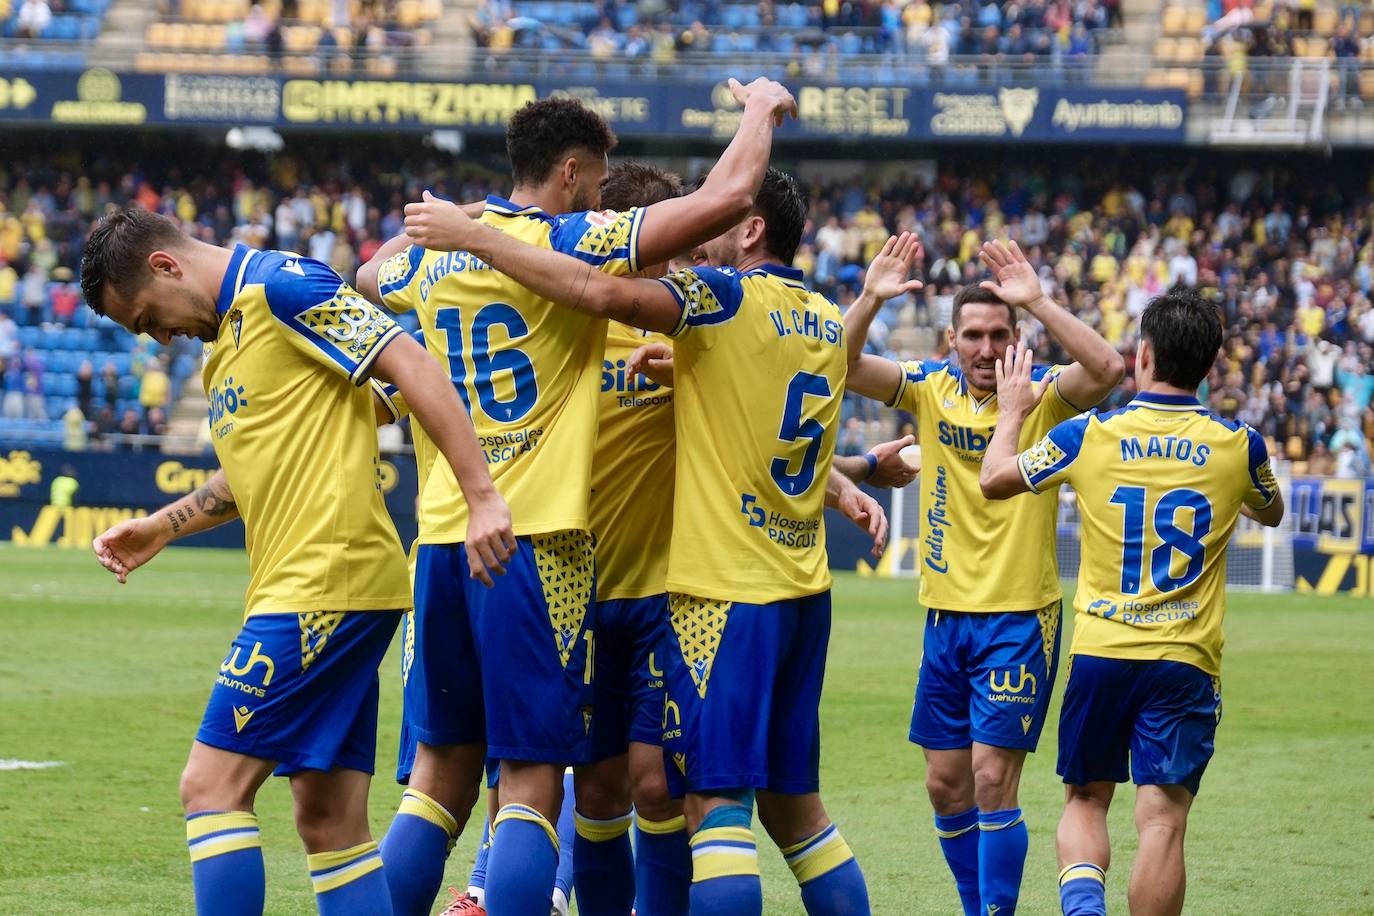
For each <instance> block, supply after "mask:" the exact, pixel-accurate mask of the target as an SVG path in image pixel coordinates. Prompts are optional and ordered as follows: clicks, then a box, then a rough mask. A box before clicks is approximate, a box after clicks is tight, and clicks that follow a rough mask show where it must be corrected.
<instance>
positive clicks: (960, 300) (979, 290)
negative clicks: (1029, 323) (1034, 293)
mask: <svg viewBox="0 0 1374 916" xmlns="http://www.w3.org/2000/svg"><path fill="white" fill-rule="evenodd" d="M966 305H1000V306H1002V308H1004V309H1006V310H1007V318H1008V320H1009V321H1011V327H1012V330H1016V309H1015V307H1013V306H1011V305H1008V304H1007V303H1005V302H1003V301H1002V298H1001V297H1000V296H998V295H997V294H996V293H994V292H993V291H992V290H990V289H984V288H983V287H981V286H979V285H978V284H977V283H972V284H969V285H968V286H965V287H964V288H963V289H961V290H959V292H957V293H955V294H954V311H953V313H951V314H950V317H949V323H950V324H951V325H953V326H954V327H955V328H958V327H959V313H960V312H961V311H963V309H964V306H966Z"/></svg>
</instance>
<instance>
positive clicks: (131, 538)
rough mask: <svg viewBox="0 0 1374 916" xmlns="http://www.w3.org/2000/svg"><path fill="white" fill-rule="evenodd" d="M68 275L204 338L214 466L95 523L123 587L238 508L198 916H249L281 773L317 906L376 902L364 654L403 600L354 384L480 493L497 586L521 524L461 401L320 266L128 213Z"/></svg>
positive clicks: (484, 551) (368, 668) (114, 307)
mask: <svg viewBox="0 0 1374 916" xmlns="http://www.w3.org/2000/svg"><path fill="white" fill-rule="evenodd" d="M81 283H82V290H83V292H84V294H85V297H86V301H87V302H89V303H90V305H91V307H92V308H93V309H94V310H95V311H96V312H97V313H100V314H104V315H108V316H109V317H111V318H112V319H114V320H115V321H117V322H118V323H119V324H121V325H123V326H124V327H125V328H127V329H128V330H130V331H131V332H134V333H147V334H150V335H152V336H153V337H154V338H155V339H157V340H158V341H160V342H161V343H163V344H164V345H165V344H167V343H169V342H170V341H171V339H172V338H173V337H176V336H188V337H198V338H200V339H201V340H202V341H204V342H205V344H206V347H205V363H204V369H203V376H204V380H205V388H206V392H207V396H208V397H209V400H210V429H211V434H212V439H213V441H214V446H215V451H216V454H217V455H218V457H219V460H220V464H221V470H219V471H218V472H216V473H215V474H214V475H212V477H211V478H210V480H209V481H207V482H206V484H205V485H204V486H202V487H201V488H200V489H198V490H197V491H195V492H194V493H192V494H191V495H189V496H187V497H184V498H182V499H180V500H177V501H176V502H174V503H172V504H171V505H169V506H166V507H165V508H163V509H162V510H160V511H158V512H157V513H155V514H153V515H150V516H148V517H146V518H141V519H131V520H129V521H126V522H122V523H121V524H119V525H116V526H115V527H113V528H111V529H110V530H108V531H106V532H104V533H103V534H101V535H100V536H98V537H97V538H96V539H95V541H94V544H93V547H94V550H95V553H96V556H97V557H98V558H99V559H100V562H101V563H102V564H103V565H104V566H105V567H106V568H107V569H109V570H110V571H111V572H113V573H114V574H115V575H116V576H117V577H118V578H119V581H121V582H123V581H125V580H126V578H127V577H128V575H129V574H130V572H132V571H133V570H134V569H137V568H138V567H139V566H141V565H143V564H144V563H147V562H148V561H149V560H150V559H152V557H153V556H155V555H156V554H157V553H158V551H160V550H161V549H162V548H163V547H164V546H165V545H166V544H167V543H169V542H170V541H172V540H175V539H176V538H179V537H183V536H186V535H189V534H193V533H195V532H197V531H203V530H205V529H207V528H210V527H213V526H215V525H218V524H221V523H223V522H225V521H228V520H230V519H232V518H234V517H241V518H242V519H243V523H244V528H245V541H246V546H247V549H248V559H249V566H250V570H251V579H250V582H249V585H248V593H247V595H246V597H245V612H244V614H245V620H244V624H243V628H242V630H241V631H240V633H239V635H238V636H237V637H236V638H235V640H234V643H233V647H232V649H231V651H230V653H229V655H228V657H227V658H225V660H224V662H223V664H221V666H220V674H219V678H218V679H217V681H216V683H215V686H214V688H213V689H212V691H211V694H210V700H209V703H208V704H207V707H206V711H205V717H204V719H203V721H202V723H201V727H200V730H199V732H198V733H197V735H196V740H195V743H194V744H193V745H192V748H191V753H190V757H189V759H188V760H187V763H186V769H185V771H184V772H183V774H182V778H181V800H182V804H183V806H184V808H185V811H186V837H187V843H188V845H189V848H190V853H191V862H192V877H193V880H194V884H195V895H196V909H197V912H199V913H201V914H245V913H247V914H251V913H261V912H262V909H263V901H264V894H265V890H264V881H265V879H264V873H263V861H262V850H261V844H260V841H259V838H258V821H257V816H256V815H255V814H254V813H253V800H254V798H255V796H256V794H257V791H258V788H259V787H260V786H261V785H262V783H263V782H264V781H265V780H266V779H267V777H268V776H269V775H270V774H272V773H273V771H274V770H275V772H276V773H277V774H278V775H286V776H290V778H291V790H292V794H293V795H294V797H295V801H296V826H297V830H298V831H299V833H300V835H301V838H302V840H303V841H304V843H305V848H306V851H307V853H308V854H309V855H308V859H309V865H310V871H311V877H312V880H313V882H314V886H315V892H316V895H317V901H318V904H319V909H320V912H321V913H324V914H345V913H361V912H366V913H390V912H391V903H390V896H389V893H388V890H387V886H386V882H385V878H384V874H383V871H382V860H381V857H380V856H379V854H378V850H377V844H376V843H374V842H372V840H371V836H370V831H369V828H368V822H367V795H368V786H369V783H370V781H371V773H372V768H373V762H374V754H375V750H376V727H377V689H378V679H377V666H378V664H379V663H380V662H381V659H382V656H383V654H384V653H385V652H386V649H387V646H388V645H389V644H390V642H391V638H392V635H393V634H394V633H395V630H396V625H397V623H398V621H399V619H400V617H401V614H402V612H403V611H404V610H405V608H407V607H408V606H409V604H410V600H409V588H408V582H407V580H406V570H405V556H404V553H403V552H402V549H401V545H400V542H399V540H398V539H397V537H396V531H395V528H394V527H393V526H392V523H391V519H390V517H389V516H388V515H387V511H386V506H385V503H384V502H383V499H382V492H381V485H380V482H379V479H378V476H377V474H378V465H379V458H378V454H377V435H376V431H375V416H374V407H373V403H372V396H371V395H370V394H369V389H368V388H367V387H366V386H365V384H364V383H365V382H366V381H367V380H368V378H369V377H374V378H377V379H382V380H385V381H389V382H391V383H394V384H395V385H396V386H397V388H398V389H399V390H400V391H402V392H404V393H405V395H406V396H407V398H408V400H409V403H410V405H411V408H412V409H413V410H414V412H415V414H416V416H417V417H420V418H422V420H423V422H424V423H425V428H426V429H427V430H429V432H430V435H431V437H432V438H433V441H434V442H435V444H436V446H437V448H438V450H439V452H441V453H442V454H443V456H444V457H445V458H446V459H447V466H448V467H449V468H450V471H451V473H453V474H454V476H455V477H456V478H457V480H459V481H460V483H461V486H462V487H463V490H464V492H465V494H466V495H467V498H468V500H469V503H470V505H471V506H472V507H473V511H472V513H471V516H470V518H469V522H468V529H467V538H468V541H469V543H471V544H473V545H474V548H475V549H474V550H473V551H472V552H471V554H470V556H469V559H470V562H471V564H472V567H471V573H472V575H474V576H476V577H478V578H480V579H482V580H483V581H485V582H490V581H491V575H492V574H499V573H500V572H501V570H502V564H503V563H505V562H506V560H507V559H508V557H509V554H510V548H511V546H512V545H513V541H514V536H513V534H512V533H511V525H510V515H509V513H508V511H507V509H506V504H505V501H504V500H503V499H502V498H501V496H500V494H499V493H498V492H497V491H496V489H495V488H494V487H493V486H492V482H491V478H490V476H489V475H488V474H487V469H486V464H485V462H484V461H483V459H482V453H481V451H480V450H479V448H478V445H477V441H476V437H475V436H474V434H473V429H472V426H471V424H470V423H469V421H468V418H467V414H466V412H464V411H463V409H462V404H461V402H460V401H459V400H458V398H457V396H456V395H455V394H454V392H453V391H452V389H451V388H450V387H449V386H448V384H447V381H446V377H445V376H444V374H443V373H442V371H439V370H437V369H436V368H435V367H434V366H433V365H432V364H431V363H430V362H429V361H427V360H426V359H425V357H424V353H423V351H422V350H421V349H420V348H419V347H418V346H417V345H416V344H415V343H414V341H412V340H410V339H409V338H407V337H406V335H405V334H404V333H403V332H402V331H401V329H400V328H399V327H398V326H397V325H396V324H395V323H394V322H392V320H391V319H390V318H388V317H387V316H386V315H385V314H383V313H382V312H380V311H378V310H377V309H375V308H374V307H372V306H371V305H370V304H369V303H367V302H366V301H365V300H364V299H362V297H360V296H358V295H357V294H356V293H355V292H354V291H353V290H352V289H351V288H350V287H349V286H348V284H346V283H345V282H344V281H343V280H341V279H340V278H339V276H338V275H337V274H335V273H334V272H333V271H332V270H330V269H329V268H328V267H327V266H325V265H324V264H321V263H319V262H318V261H313V260H310V259H308V258H301V257H298V256H296V255H293V254H289V253H286V252H277V251H256V250H253V249H250V248H247V247H245V246H243V245H239V246H236V247H235V248H233V249H227V248H218V247H215V246H212V245H207V244H205V243H203V242H199V241H195V240H193V239H191V238H190V237H189V236H187V235H185V234H184V233H183V232H182V231H181V230H180V229H179V228H178V227H177V226H176V225H175V224H174V223H173V222H172V221H171V220H169V219H167V218H165V217H163V216H159V215H156V214H151V213H148V212H146V211H143V210H141V209H134V208H130V209H126V210H120V211H117V212H115V213H114V214H112V215H110V216H108V217H106V218H105V219H103V220H102V221H101V222H100V223H99V224H98V225H97V226H96V228H95V229H94V230H93V231H92V232H91V236H90V238H89V239H88V241H87V244H86V250H85V253H84V257H83V261H82V269H81Z"/></svg>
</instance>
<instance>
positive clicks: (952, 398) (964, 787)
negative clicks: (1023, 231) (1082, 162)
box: [845, 242, 1123, 916]
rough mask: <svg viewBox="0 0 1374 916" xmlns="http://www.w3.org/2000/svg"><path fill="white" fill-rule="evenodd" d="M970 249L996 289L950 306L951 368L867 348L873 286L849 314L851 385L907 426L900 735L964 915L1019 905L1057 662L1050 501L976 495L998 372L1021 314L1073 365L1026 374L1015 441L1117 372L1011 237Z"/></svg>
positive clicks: (1102, 391)
mask: <svg viewBox="0 0 1374 916" xmlns="http://www.w3.org/2000/svg"><path fill="white" fill-rule="evenodd" d="M981 254H982V259H983V262H984V263H985V264H986V265H987V266H988V267H989V268H991V269H992V271H993V274H994V276H995V277H996V281H987V282H984V283H982V284H980V285H976V286H968V287H965V288H964V289H962V290H960V291H959V293H958V294H957V295H956V296H955V297H954V314H953V318H952V325H951V327H950V328H949V329H948V331H947V332H946V333H947V336H948V339H949V345H950V349H951V350H952V351H953V352H954V354H955V356H956V357H957V359H949V360H945V361H942V362H934V361H926V362H911V363H897V362H894V361H892V360H888V359H884V358H882V357H880V356H874V355H866V354H863V352H862V351H863V345H864V340H865V338H866V337H867V335H868V327H869V324H870V322H871V321H872V320H873V316H874V314H876V312H877V307H878V305H879V304H880V299H879V298H878V297H877V296H875V294H874V290H873V289H871V288H866V289H865V291H864V293H863V294H862V295H861V296H860V298H859V299H858V300H857V301H856V302H855V304H854V306H853V307H852V308H850V309H849V311H848V312H847V313H846V314H845V324H846V326H847V328H848V331H849V357H850V369H849V380H848V386H849V390H851V391H855V392H858V393H859V394H862V395H865V396H867V397H871V398H874V399H877V400H881V401H883V402H885V403H887V404H890V405H892V406H895V407H900V408H903V409H904V410H907V411H909V412H910V413H912V414H914V415H915V416H916V423H917V430H918V432H917V439H918V442H919V444H920V446H921V458H922V472H921V496H920V501H921V503H920V526H919V535H918V536H919V538H920V559H919V565H920V572H921V593H920V600H921V603H922V604H924V605H925V606H926V607H927V608H928V609H929V611H928V613H927V616H926V626H925V634H924V638H923V647H922V648H923V652H922V656H921V668H920V674H919V676H918V679H917V686H916V700H915V704H914V707H913V711H912V717H911V740H912V741H913V742H914V743H916V744H919V745H921V747H922V748H923V749H924V751H925V759H926V790H927V792H928V794H929V795H930V801H931V805H932V806H933V807H934V809H935V829H936V833H937V835H938V836H939V837H940V846H941V848H942V850H943V852H944V855H945V859H946V861H947V862H948V863H949V867H950V870H951V871H952V872H953V873H954V879H955V884H956V886H957V887H958V890H959V896H960V899H961V900H962V902H963V908H964V913H965V914H967V916H978V914H982V916H986V914H989V913H993V912H996V913H999V914H1010V913H1012V912H1014V910H1015V908H1016V901H1017V897H1018V895H1019V892H1020V887H1021V874H1022V871H1023V869H1024V867H1025V861H1026V847H1027V832H1026V826H1025V823H1024V821H1023V819H1022V815H1021V809H1020V804H1019V801H1018V797H1017V790H1018V787H1019V785H1020V781H1021V768H1022V765H1023V764H1024V762H1025V758H1026V752H1027V751H1032V750H1034V749H1035V746H1036V743H1037V742H1038V741H1039V738H1040V729H1041V727H1042V726H1043V725H1044V721H1045V714H1046V711H1047V710H1048V709H1049V703H1050V693H1051V691H1052V687H1053V683H1054V675H1055V667H1056V663H1057V660H1058V655H1059V623H1060V595H1061V592H1060V587H1059V572H1058V568H1057V564H1056V562H1055V547H1054V543H1055V529H1054V525H1055V510H1056V500H1055V496H1054V494H1052V493H1051V494H1048V495H1044V496H1030V495H1028V496H1022V497H1020V498H1018V499H1015V500H1012V501H1010V502H1006V503H997V502H992V501H990V500H987V499H985V498H984V497H983V494H982V493H981V492H979V489H978V473H979V469H980V468H981V467H982V462H983V455H984V452H985V450H986V449H987V446H988V442H990V441H991V439H992V434H993V430H994V429H995V428H997V425H998V423H999V408H998V400H997V392H996V387H997V381H996V376H995V375H994V365H995V363H996V361H997V359H998V357H999V356H1001V355H1002V354H1003V353H1004V352H1005V351H1006V348H1007V347H1008V346H1009V345H1011V344H1013V343H1014V342H1015V341H1016V339H1017V329H1016V310H1017V309H1018V308H1023V309H1025V310H1026V311H1027V312H1028V313H1029V314H1030V315H1031V316H1033V317H1034V318H1036V319H1038V320H1039V321H1040V323H1041V324H1043V325H1044V327H1045V330H1046V331H1047V332H1048V333H1049V334H1050V335H1051V336H1053V337H1054V338H1055V339H1056V340H1057V341H1059V343H1060V344H1061V345H1062V346H1063V348H1064V349H1065V350H1066V351H1068V354H1069V355H1070V356H1071V357H1072V358H1073V359H1074V360H1075V362H1074V363H1073V364H1071V365H1068V366H1055V367H1050V368H1039V369H1036V371H1035V378H1036V380H1037V382H1040V383H1043V384H1045V385H1047V386H1048V389H1049V391H1048V393H1047V394H1046V395H1045V397H1044V398H1043V399H1042V400H1041V401H1040V402H1039V404H1038V405H1037V406H1036V409H1035V410H1034V411H1033V412H1032V414H1031V415H1030V416H1029V417H1028V418H1027V420H1026V429H1025V432H1024V436H1025V437H1026V441H1027V443H1029V442H1030V441H1034V438H1035V437H1038V436H1041V435H1044V434H1045V433H1046V432H1048V431H1049V429H1050V428H1051V427H1053V426H1054V424H1056V423H1058V422H1059V421H1061V420H1065V419H1068V418H1069V417H1071V416H1073V415H1075V414H1077V413H1079V412H1081V411H1082V410H1083V409H1084V408H1087V407H1090V406H1092V405H1094V404H1096V403H1098V402H1099V401H1101V400H1102V398H1103V397H1105V396H1106V395H1107V393H1108V392H1110V391H1111V390H1112V388H1113V387H1115V386H1116V384H1117V382H1119V381H1120V380H1121V375H1122V372H1123V364H1122V359H1121V357H1120V355H1119V354H1117V352H1116V351H1115V350H1113V349H1112V347H1111V345H1110V344H1108V343H1107V342H1106V341H1105V340H1103V339H1102V337H1101V336H1099V335H1098V334H1097V333H1096V332H1094V331H1093V330H1092V329H1091V328H1089V327H1088V326H1087V325H1086V324H1084V323H1083V322H1081V321H1079V320H1078V319H1077V318H1075V317H1074V316H1073V315H1071V314H1070V313H1069V312H1067V311H1065V310H1064V309H1063V308H1061V307H1060V306H1058V305H1056V304H1055V303H1054V302H1053V301H1052V300H1051V299H1049V298H1048V297H1047V296H1045V295H1044V293H1043V291H1042V290H1041V287H1040V280H1039V278H1038V277H1037V276H1036V273H1035V270H1034V269H1033V268H1032V267H1031V265H1030V264H1029V263H1028V262H1027V261H1026V259H1025V257H1024V256H1023V255H1022V254H1021V252H1020V250H1019V249H1018V248H1017V247H1016V245H1015V243H1014V242H1013V243H1012V245H1011V248H1010V249H1008V248H1007V247H1006V246H1004V245H1003V244H1002V243H1000V242H989V243H987V244H986V245H984V246H983V249H982V252H981ZM879 266H881V265H879ZM886 273H887V271H884V270H876V271H875V270H871V271H870V276H872V277H881V276H884V275H885V274H886Z"/></svg>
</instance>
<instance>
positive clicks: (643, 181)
mask: <svg viewBox="0 0 1374 916" xmlns="http://www.w3.org/2000/svg"><path fill="white" fill-rule="evenodd" d="M681 196H682V179H681V178H679V177H678V176H676V175H674V174H673V173H672V172H668V171H665V170H663V169H660V168H655V167H654V166H652V165H645V164H644V163H643V162H621V163H618V164H617V165H614V166H612V167H611V170H610V172H608V173H607V175H606V180H605V181H603V182H601V206H602V207H603V208H605V209H607V210H617V211H625V210H629V209H632V208H634V207H648V206H651V205H653V204H656V203H658V202H659V201H661V200H668V199H670V198H673V197H681Z"/></svg>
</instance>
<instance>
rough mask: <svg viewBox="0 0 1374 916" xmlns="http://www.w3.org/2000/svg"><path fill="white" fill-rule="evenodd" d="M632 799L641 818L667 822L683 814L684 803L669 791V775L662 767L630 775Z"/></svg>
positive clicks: (649, 768)
mask: <svg viewBox="0 0 1374 916" xmlns="http://www.w3.org/2000/svg"><path fill="white" fill-rule="evenodd" d="M630 799H631V801H633V802H634V806H635V810H636V811H638V812H639V815H640V817H644V818H648V819H649V820H651V821H666V820H671V819H672V818H675V817H677V816H678V815H679V814H681V813H682V803H681V802H679V801H676V800H675V799H674V798H673V797H672V795H671V794H670V793H669V791H668V775H667V774H666V773H664V772H663V768H662V767H657V768H652V767H646V768H645V769H643V770H640V771H638V772H634V773H631V774H630Z"/></svg>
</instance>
